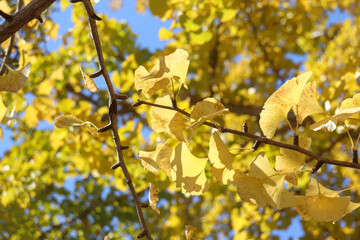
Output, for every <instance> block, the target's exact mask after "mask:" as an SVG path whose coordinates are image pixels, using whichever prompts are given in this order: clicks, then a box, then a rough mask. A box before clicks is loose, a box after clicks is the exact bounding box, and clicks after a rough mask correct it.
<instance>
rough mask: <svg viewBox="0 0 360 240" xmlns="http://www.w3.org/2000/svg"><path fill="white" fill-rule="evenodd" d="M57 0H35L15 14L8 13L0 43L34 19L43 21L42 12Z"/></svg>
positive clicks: (0, 26)
mask: <svg viewBox="0 0 360 240" xmlns="http://www.w3.org/2000/svg"><path fill="white" fill-rule="evenodd" d="M54 2H55V0H33V1H31V2H30V3H29V4H28V5H26V7H24V8H22V9H21V10H19V11H18V12H16V13H15V14H12V15H10V14H7V13H6V15H8V17H7V18H5V22H3V23H2V24H1V25H0V44H1V43H3V42H4V41H5V40H6V39H8V38H9V37H11V36H12V35H14V34H15V33H16V32H17V31H19V30H20V28H22V27H23V26H25V25H26V24H27V23H28V22H30V21H31V20H33V19H38V20H39V21H40V22H42V18H41V13H42V12H44V11H45V10H46V9H48V8H49V7H50V6H51V4H53V3H54Z"/></svg>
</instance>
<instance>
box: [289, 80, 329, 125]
mask: <svg viewBox="0 0 360 240" xmlns="http://www.w3.org/2000/svg"><path fill="white" fill-rule="evenodd" d="M292 109H293V111H294V114H295V116H296V120H297V122H298V123H299V124H301V123H302V122H303V121H304V119H305V118H306V117H307V116H310V115H312V114H315V113H323V112H324V110H323V109H322V107H321V106H320V104H319V102H318V101H317V99H316V82H308V83H307V84H306V85H305V88H304V90H303V92H302V94H301V96H300V99H299V102H298V104H297V105H295V106H293V107H292Z"/></svg>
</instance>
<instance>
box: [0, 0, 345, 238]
mask: <svg viewBox="0 0 360 240" xmlns="http://www.w3.org/2000/svg"><path fill="white" fill-rule="evenodd" d="M56 4H57V5H59V3H58V2H57V3H56ZM71 10H72V8H71V7H69V8H67V9H66V11H64V12H57V13H56V14H54V15H53V16H52V17H53V19H54V21H55V22H56V23H58V24H59V26H60V28H59V36H61V35H63V34H64V33H66V32H67V31H68V30H69V29H70V28H72V27H73V24H72V22H71ZM95 11H96V12H97V13H98V14H99V15H101V14H107V15H108V16H109V17H110V18H116V19H117V20H124V21H126V22H127V23H128V24H129V25H130V26H131V29H132V31H133V32H134V33H136V34H137V35H138V44H139V45H140V46H142V47H146V48H148V49H149V50H150V51H154V50H156V49H161V48H163V47H164V46H165V45H166V42H165V41H160V40H159V38H158V30H159V29H160V28H161V27H165V28H168V27H169V26H170V21H166V22H163V21H161V20H160V19H159V18H156V17H154V16H152V15H151V13H150V12H149V11H146V12H145V14H140V13H138V12H136V1H134V0H123V6H122V8H120V9H119V10H118V11H112V10H111V9H110V8H109V1H104V0H103V1H100V2H99V3H98V4H96V6H95ZM329 16H330V18H329V21H328V24H333V23H336V22H341V21H343V20H344V19H346V18H347V17H348V15H347V14H346V12H341V11H340V10H338V9H337V10H335V11H334V12H333V13H329ZM60 39H61V38H60V37H59V40H57V41H52V40H50V41H49V43H48V47H49V49H50V50H56V49H57V48H58V47H59V45H60V44H61V40H60ZM287 57H288V58H291V59H293V60H294V61H296V62H302V61H304V60H306V58H307V57H306V56H305V55H294V54H287ZM30 81H31V79H30ZM42 127H46V128H49V127H50V128H51V127H52V126H51V125H50V124H48V123H42V124H41V126H40V128H42ZM2 128H3V130H4V141H3V142H2V143H0V159H1V158H2V156H3V155H4V153H5V151H8V150H9V149H10V148H11V146H12V145H13V144H14V142H13V141H12V140H11V131H10V130H9V129H8V128H7V127H6V126H4V125H2ZM69 181H70V182H71V181H72V180H71V179H69ZM67 185H68V186H69V188H71V185H72V184H71V183H69V184H67ZM302 234H303V230H302V227H301V224H300V217H296V218H294V219H293V221H292V224H291V225H290V227H289V228H288V229H287V230H282V231H279V230H276V231H274V232H273V235H275V236H276V235H278V236H279V237H280V239H289V238H290V237H292V238H298V237H300V236H301V235H302Z"/></svg>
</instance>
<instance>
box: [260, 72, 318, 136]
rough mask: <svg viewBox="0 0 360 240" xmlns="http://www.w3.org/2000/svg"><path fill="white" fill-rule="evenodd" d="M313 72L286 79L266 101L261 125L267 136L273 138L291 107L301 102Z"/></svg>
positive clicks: (261, 115)
mask: <svg viewBox="0 0 360 240" xmlns="http://www.w3.org/2000/svg"><path fill="white" fill-rule="evenodd" d="M311 74H312V72H311V71H309V72H306V73H303V74H300V75H299V76H297V77H294V78H292V79H291V80H288V81H286V82H285V83H284V84H283V85H282V86H281V87H280V88H279V89H278V90H276V91H275V92H274V93H273V94H272V95H271V96H270V97H269V98H268V99H267V100H266V102H265V104H264V107H263V110H262V111H261V113H260V122H259V123H260V127H261V130H262V131H263V133H264V135H265V136H266V137H267V138H272V137H273V136H274V134H275V131H276V128H277V127H278V125H279V123H280V122H282V121H285V120H286V119H287V115H288V112H289V111H290V109H291V107H292V106H294V105H297V104H298V103H299V99H300V97H301V94H302V92H303V90H304V88H305V85H306V83H307V81H308V80H309V78H310V76H311Z"/></svg>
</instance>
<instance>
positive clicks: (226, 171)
mask: <svg viewBox="0 0 360 240" xmlns="http://www.w3.org/2000/svg"><path fill="white" fill-rule="evenodd" d="M233 158H234V156H233V155H232V154H231V153H230V152H229V150H228V148H227V147H226V146H225V144H224V143H223V141H222V140H221V138H220V135H219V132H214V134H213V135H211V137H210V143H209V160H210V162H211V164H212V172H213V174H214V175H215V177H216V179H217V180H219V181H220V182H221V183H222V184H224V185H227V184H231V183H233V182H234V174H235V171H234V169H233V167H232V162H233Z"/></svg>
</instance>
